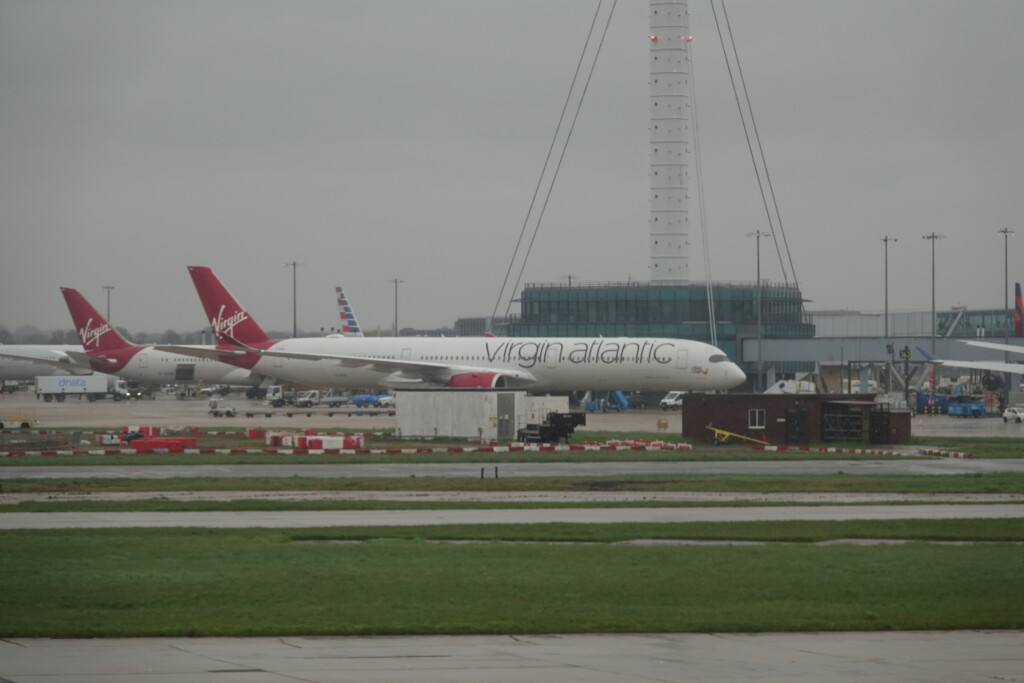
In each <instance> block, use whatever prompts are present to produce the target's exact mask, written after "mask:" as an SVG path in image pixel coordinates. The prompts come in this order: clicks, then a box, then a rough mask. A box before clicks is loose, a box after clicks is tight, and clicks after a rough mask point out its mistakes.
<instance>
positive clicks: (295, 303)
mask: <svg viewBox="0 0 1024 683" xmlns="http://www.w3.org/2000/svg"><path fill="white" fill-rule="evenodd" d="M304 265H306V264H304V263H299V262H298V261H292V262H291V263H286V264H284V267H285V268H291V269H292V338H295V337H298V336H299V295H298V291H299V289H298V270H299V266H304Z"/></svg>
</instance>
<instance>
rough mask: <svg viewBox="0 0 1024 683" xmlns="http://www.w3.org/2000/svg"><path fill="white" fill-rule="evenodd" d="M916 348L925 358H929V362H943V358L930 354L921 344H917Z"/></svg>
mask: <svg viewBox="0 0 1024 683" xmlns="http://www.w3.org/2000/svg"><path fill="white" fill-rule="evenodd" d="M914 348H916V349H917V352H918V353H920V354H921V355H922V356H924V358H925V360H927V361H928V362H929V363H941V362H942V360H941V359H940V358H939V357H937V356H933V355H932V354H930V353H928V352H927V351H925V350H924V349H922V348H921V347H920V346H916V347H914Z"/></svg>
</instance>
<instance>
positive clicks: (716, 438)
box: [711, 436, 722, 446]
mask: <svg viewBox="0 0 1024 683" xmlns="http://www.w3.org/2000/svg"><path fill="white" fill-rule="evenodd" d="M711 443H713V444H715V445H716V446H721V445H722V440H721V439H719V438H718V437H717V436H716V437H715V438H714V439H712V440H711Z"/></svg>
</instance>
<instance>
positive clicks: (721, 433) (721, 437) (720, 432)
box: [707, 424, 769, 446]
mask: <svg viewBox="0 0 1024 683" xmlns="http://www.w3.org/2000/svg"><path fill="white" fill-rule="evenodd" d="M707 428H708V429H710V430H711V431H712V432H714V434H715V435H714V437H713V438H712V439H711V443H713V444H715V445H716V446H717V445H719V444H723V443H728V442H729V439H741V440H742V441H749V442H750V443H756V444H757V445H758V446H768V445H769V443H768V442H767V441H765V440H763V439H754V438H751V437H749V436H743V435H742V434H737V433H735V432H727V431H725V430H724V429H718V428H717V427H715V426H714V425H712V424H709V425H708V426H707Z"/></svg>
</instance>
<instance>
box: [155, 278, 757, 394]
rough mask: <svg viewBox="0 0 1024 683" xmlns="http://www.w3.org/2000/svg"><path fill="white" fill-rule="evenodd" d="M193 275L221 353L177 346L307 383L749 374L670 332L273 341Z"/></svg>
mask: <svg viewBox="0 0 1024 683" xmlns="http://www.w3.org/2000/svg"><path fill="white" fill-rule="evenodd" d="M189 273H190V274H191V276H192V280H193V282H194V284H195V285H196V290H197V291H198V293H199V297H200V299H201V300H202V303H203V308H204V309H205V310H206V315H207V318H208V319H209V321H210V326H211V327H212V328H213V331H214V335H215V336H216V339H217V342H218V350H217V351H213V352H210V351H202V352H196V351H194V350H190V349H187V348H186V347H180V346H158V347H157V348H159V349H164V350H167V351H169V352H175V353H186V354H190V353H191V354H197V353H201V354H202V355H203V356H204V357H217V358H221V359H222V360H224V361H225V362H227V363H233V364H237V365H239V366H240V367H245V368H252V369H253V370H255V371H257V372H261V373H264V374H268V375H272V376H275V377H280V378H282V379H287V380H290V381H293V382H297V383H301V384H312V385H316V386H324V387H332V388H338V389H350V388H358V387H371V386H379V387H389V388H397V387H418V386H448V387H455V388H522V389H529V390H531V391H534V392H554V391H558V392H562V391H576V390H586V389H591V390H607V389H615V390H619V391H643V390H649V391H669V390H690V391H714V390H723V389H729V388H732V387H735V386H739V385H740V384H742V383H743V382H744V380H745V379H746V376H745V375H744V374H743V371H742V370H740V369H739V367H738V366H737V365H736V364H735V363H732V362H731V361H729V359H728V358H727V357H726V355H725V354H724V353H723V352H722V351H721V350H720V349H718V348H716V347H714V346H711V345H710V344H704V343H702V342H697V341H691V340H685V339H662V338H628V337H619V338H607V339H606V338H602V337H543V338H529V337H518V338H497V337H448V338H443V337H441V338H438V337H372V338H371V337H362V338H343V337H339V336H330V337H306V338H298V339H283V340H282V339H271V338H269V337H268V336H267V335H266V333H265V332H264V331H263V329H262V328H261V327H260V326H259V325H258V324H257V323H256V321H255V320H253V318H252V316H251V315H250V314H249V313H248V312H247V311H246V310H245V309H243V308H242V306H241V305H240V304H239V303H238V301H237V300H236V299H235V298H234V297H233V296H232V295H231V293H230V292H228V290H227V289H226V288H225V287H224V285H223V284H222V283H221V282H220V280H219V279H217V277H216V275H214V274H213V271H211V270H210V269H209V268H207V267H205V266H192V267H190V268H189Z"/></svg>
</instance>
